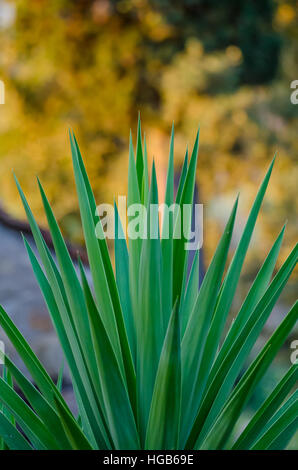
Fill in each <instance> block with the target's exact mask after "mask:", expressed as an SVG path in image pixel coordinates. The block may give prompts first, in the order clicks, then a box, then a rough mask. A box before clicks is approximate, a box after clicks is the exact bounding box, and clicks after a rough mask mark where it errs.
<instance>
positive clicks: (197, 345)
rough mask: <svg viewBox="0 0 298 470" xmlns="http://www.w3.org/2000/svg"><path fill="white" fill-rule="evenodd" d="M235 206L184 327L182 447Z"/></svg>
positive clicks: (196, 396)
mask: <svg viewBox="0 0 298 470" xmlns="http://www.w3.org/2000/svg"><path fill="white" fill-rule="evenodd" d="M237 205H238V198H237V199H236V202H235V204H234V207H233V209H232V212H231V215H230V218H229V220H228V223H227V225H226V228H225V230H224V233H223V235H222V237H221V239H220V242H219V244H218V247H217V249H216V252H215V254H214V256H213V259H212V261H211V263H210V266H209V268H208V271H207V273H206V275H205V277H204V280H203V283H202V285H201V288H200V290H199V294H198V297H197V300H196V303H195V306H194V309H193V311H192V312H191V314H190V318H189V321H188V324H187V328H186V330H185V333H184V336H183V339H182V347H181V354H182V409H183V415H182V416H181V442H180V444H182V445H184V443H185V440H186V438H187V436H188V433H189V432H190V429H191V427H192V424H193V421H194V419H195V415H196V412H197V407H198V402H199V399H200V395H201V393H202V392H201V391H200V383H199V382H198V371H199V367H200V363H201V360H202V356H203V351H204V345H205V342H206V335H207V332H208V329H209V325H210V322H211V319H212V314H213V311H214V307H215V302H216V296H217V293H218V291H219V288H220V283H221V279H222V276H223V272H224V267H225V263H226V259H227V255H228V250H229V246H230V241H231V237H232V233H233V227H234V222H235V216H236V211H237Z"/></svg>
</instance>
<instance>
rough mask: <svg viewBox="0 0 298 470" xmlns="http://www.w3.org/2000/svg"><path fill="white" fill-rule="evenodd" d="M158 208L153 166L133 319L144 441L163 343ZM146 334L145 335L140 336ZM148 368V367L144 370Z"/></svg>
mask: <svg viewBox="0 0 298 470" xmlns="http://www.w3.org/2000/svg"><path fill="white" fill-rule="evenodd" d="M156 204H158V193H157V182H156V173H155V166H154V162H153V166H152V177H151V189H150V196H149V204H148V212H147V230H148V233H150V231H151V228H153V229H157V232H158V233H157V238H152V237H151V236H150V237H147V238H146V239H145V240H143V245H142V254H141V261H140V274H139V286H140V295H139V308H138V312H141V314H139V316H138V318H137V323H136V328H137V377H138V382H137V400H138V419H139V428H140V434H141V439H143V440H144V439H145V433H146V427H147V420H148V415H149V410H150V404H151V399H152V393H153V387H154V383H155V377H156V372H157V367H158V362H159V358H160V352H161V348H162V344H163V341H164V335H165V330H164V322H163V316H162V297H161V247H160V239H159V230H158V221H156V220H155V221H154V220H153V221H152V220H150V219H151V214H152V213H153V212H152V210H153V209H152V208H153V206H154V205H156ZM144 332H146V334H144ZM148 364H150V367H149V368H148Z"/></svg>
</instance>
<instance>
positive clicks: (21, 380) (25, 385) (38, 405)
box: [5, 357, 71, 449]
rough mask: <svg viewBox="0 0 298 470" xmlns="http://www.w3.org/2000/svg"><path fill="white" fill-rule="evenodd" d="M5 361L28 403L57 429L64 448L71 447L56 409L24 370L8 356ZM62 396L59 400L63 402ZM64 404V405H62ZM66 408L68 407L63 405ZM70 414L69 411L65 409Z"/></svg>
mask: <svg viewBox="0 0 298 470" xmlns="http://www.w3.org/2000/svg"><path fill="white" fill-rule="evenodd" d="M5 363H6V365H7V367H8V369H9V371H10V373H11V374H12V375H13V377H14V378H15V381H16V383H17V384H18V386H19V387H20V389H21V390H22V392H23V394H24V396H25V397H26V399H27V401H28V403H30V406H31V407H32V408H33V410H34V411H35V412H36V414H37V415H38V416H39V418H40V419H41V420H42V421H43V423H44V424H45V425H46V426H47V427H48V428H49V429H55V439H56V441H57V443H58V444H59V445H60V446H61V448H62V449H70V448H71V447H70V445H69V442H68V440H67V438H66V436H65V433H64V431H63V428H62V427H61V422H60V418H59V416H58V415H57V413H56V410H55V409H54V408H53V407H52V406H51V404H50V403H49V402H48V401H47V400H46V399H45V398H44V397H43V395H42V394H41V393H40V392H39V391H38V390H37V389H36V388H35V387H34V386H33V385H32V384H31V382H30V381H29V380H28V379H27V378H26V377H25V376H24V375H23V374H22V372H21V371H20V370H19V369H18V368H17V367H16V366H15V364H14V363H13V362H12V361H10V359H9V358H8V357H6V359H5ZM61 398H62V397H60V400H58V398H57V401H59V402H61V401H62V402H63V399H62V400H61ZM61 406H62V405H61ZM63 408H64V409H65V410H66V408H65V407H63ZM65 412H66V413H68V414H70V412H69V411H65Z"/></svg>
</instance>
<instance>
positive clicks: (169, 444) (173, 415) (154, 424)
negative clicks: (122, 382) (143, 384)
mask: <svg viewBox="0 0 298 470" xmlns="http://www.w3.org/2000/svg"><path fill="white" fill-rule="evenodd" d="M179 322H180V320H179V308H178V304H177V303H176V305H175V307H174V309H173V313H172V315H171V318H170V322H169V326H168V330H167V334H166V337H165V341H164V345H163V349H162V352H161V357H160V361H159V365H158V370H157V375H156V381H155V385H154V391H153V397H152V403H151V408H150V414H149V420H148V427H147V435H146V443H145V448H146V449H153V450H156V449H165V450H170V449H177V446H178V438H179V422H180V404H181V403H180V400H181V355H180V325H179Z"/></svg>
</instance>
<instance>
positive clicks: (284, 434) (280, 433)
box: [252, 390, 298, 450]
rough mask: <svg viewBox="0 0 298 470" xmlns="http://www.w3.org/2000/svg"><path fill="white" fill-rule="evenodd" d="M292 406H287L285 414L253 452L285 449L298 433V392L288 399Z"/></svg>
mask: <svg viewBox="0 0 298 470" xmlns="http://www.w3.org/2000/svg"><path fill="white" fill-rule="evenodd" d="M288 401H290V402H291V404H290V406H289V407H287V406H285V409H284V412H283V413H281V414H280V416H279V417H278V419H276V421H275V422H274V423H273V424H272V426H270V428H269V429H268V430H267V431H266V432H265V433H264V434H263V435H262V436H261V437H260V439H258V441H257V442H256V443H255V444H254V445H253V447H252V450H267V449H268V450H280V449H284V448H285V447H286V445H287V444H288V442H289V441H290V439H291V437H292V436H293V435H294V433H295V432H296V431H297V425H298V391H297V390H296V392H295V393H294V394H293V395H292V397H290V398H289V399H288Z"/></svg>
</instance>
